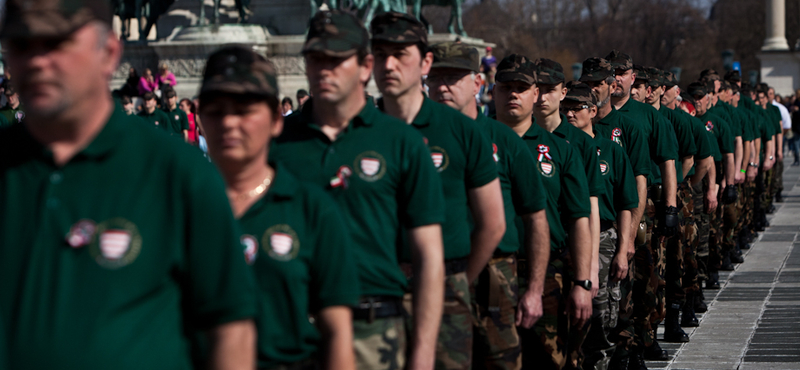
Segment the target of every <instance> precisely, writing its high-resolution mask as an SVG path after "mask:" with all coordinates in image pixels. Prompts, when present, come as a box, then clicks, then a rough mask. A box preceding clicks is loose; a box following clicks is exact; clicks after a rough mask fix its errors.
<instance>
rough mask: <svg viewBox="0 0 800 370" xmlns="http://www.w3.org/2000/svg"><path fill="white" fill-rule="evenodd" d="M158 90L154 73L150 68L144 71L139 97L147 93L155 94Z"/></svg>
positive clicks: (140, 81) (140, 82)
mask: <svg viewBox="0 0 800 370" xmlns="http://www.w3.org/2000/svg"><path fill="white" fill-rule="evenodd" d="M156 90H158V83H157V82H156V80H155V79H154V78H153V71H151V70H150V68H147V69H145V70H144V73H143V74H142V78H140V79H139V95H144V93H146V92H152V93H155V91H156Z"/></svg>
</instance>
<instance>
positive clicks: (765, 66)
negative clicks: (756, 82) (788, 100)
mask: <svg viewBox="0 0 800 370" xmlns="http://www.w3.org/2000/svg"><path fill="white" fill-rule="evenodd" d="M756 56H757V57H758V59H759V60H760V61H761V82H764V83H766V84H768V85H770V86H772V87H773V88H775V93H776V94H778V95H781V96H787V95H793V94H794V92H795V90H797V89H800V52H792V51H762V52H760V53H758V54H757V55H756Z"/></svg>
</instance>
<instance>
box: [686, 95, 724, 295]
mask: <svg viewBox="0 0 800 370" xmlns="http://www.w3.org/2000/svg"><path fill="white" fill-rule="evenodd" d="M711 82H712V81H707V82H693V83H691V84H689V86H688V87H687V92H688V93H689V95H691V96H692V98H694V100H695V102H696V104H695V109H696V116H697V118H698V119H700V120H701V121H702V122H704V123H705V125H706V130H707V131H708V132H709V133H710V134H711V135H712V136H713V139H715V140H716V142H717V146H718V148H719V154H717V153H714V159H715V162H717V164H716V173H717V174H718V176H717V177H716V184H714V183H709V184H708V186H709V187H710V188H714V189H715V190H714V192H716V194H717V200H718V204H719V205H718V207H717V209H716V210H715V211H713V213H711V219H710V233H709V238H708V244H709V246H708V251H709V252H708V262H707V265H706V266H707V269H708V275H709V277H708V280H709V282H710V283H711V284H714V282H718V281H719V269H720V267H721V266H722V257H723V256H722V250H721V248H722V246H721V243H722V226H723V225H722V223H723V216H724V208H725V206H727V205H729V204H730V203H732V201H733V200H735V197H736V192H735V187H734V185H733V184H734V173H733V172H734V168H735V164H734V150H735V141H734V138H733V131H732V129H731V127H730V125H729V124H728V122H727V121H725V120H724V119H722V118H720V117H719V116H717V115H714V114H712V113H709V112H708V108H709V106H710V99H711V95H712V94H711V93H710V92H709V91H710V90H711V89H713V88H714V84H713V83H711ZM717 158H719V160H717ZM729 184H730V185H729Z"/></svg>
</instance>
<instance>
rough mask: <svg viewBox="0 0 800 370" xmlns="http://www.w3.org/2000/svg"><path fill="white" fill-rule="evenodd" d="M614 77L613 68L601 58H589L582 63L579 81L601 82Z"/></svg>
mask: <svg viewBox="0 0 800 370" xmlns="http://www.w3.org/2000/svg"><path fill="white" fill-rule="evenodd" d="M609 77H614V68H613V67H611V63H609V62H608V61H607V60H605V59H603V58H589V59H586V60H584V61H583V72H581V78H580V81H603V80H605V79H606V78H609Z"/></svg>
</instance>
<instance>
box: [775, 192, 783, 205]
mask: <svg viewBox="0 0 800 370" xmlns="http://www.w3.org/2000/svg"><path fill="white" fill-rule="evenodd" d="M775 202H777V203H783V195H781V193H778V194H775Z"/></svg>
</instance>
